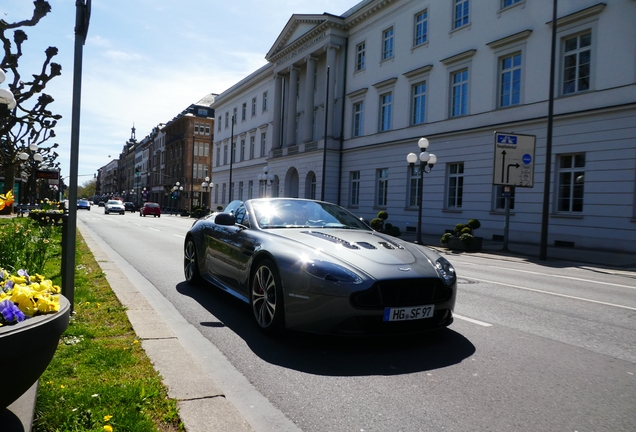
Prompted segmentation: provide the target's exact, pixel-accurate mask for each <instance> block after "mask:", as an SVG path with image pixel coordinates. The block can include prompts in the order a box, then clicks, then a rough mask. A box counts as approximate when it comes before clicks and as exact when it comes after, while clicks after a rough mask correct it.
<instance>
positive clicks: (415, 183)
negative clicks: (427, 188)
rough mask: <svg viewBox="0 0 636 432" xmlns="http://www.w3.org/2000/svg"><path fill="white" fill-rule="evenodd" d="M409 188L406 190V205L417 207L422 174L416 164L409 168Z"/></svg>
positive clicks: (420, 193) (420, 196) (420, 195)
mask: <svg viewBox="0 0 636 432" xmlns="http://www.w3.org/2000/svg"><path fill="white" fill-rule="evenodd" d="M408 181H409V190H408V194H409V196H408V206H409V207H411V208H414V207H418V206H419V204H420V199H422V176H421V175H420V172H419V167H418V166H412V167H410V168H409V180H408Z"/></svg>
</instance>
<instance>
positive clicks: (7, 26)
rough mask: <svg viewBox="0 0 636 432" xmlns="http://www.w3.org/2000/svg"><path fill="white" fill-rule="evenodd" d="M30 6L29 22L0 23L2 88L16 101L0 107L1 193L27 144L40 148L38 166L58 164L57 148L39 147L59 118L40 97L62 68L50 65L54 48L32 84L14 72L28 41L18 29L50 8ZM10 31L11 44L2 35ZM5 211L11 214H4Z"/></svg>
mask: <svg viewBox="0 0 636 432" xmlns="http://www.w3.org/2000/svg"><path fill="white" fill-rule="evenodd" d="M33 5H34V7H33V16H32V17H31V18H29V19H25V20H22V21H17V22H13V23H8V22H6V21H4V20H1V19H0V42H1V43H2V48H3V51H4V56H3V58H2V61H1V62H0V69H3V70H4V71H5V73H6V75H7V78H8V77H9V76H12V79H7V82H5V84H6V83H8V87H9V90H10V91H11V93H13V95H14V97H15V100H16V106H15V108H13V109H8V107H7V106H6V105H4V104H2V105H0V171H2V173H3V174H4V189H3V191H2V192H3V193H6V192H8V191H10V190H13V185H14V183H15V176H16V170H17V168H18V167H19V166H20V165H21V164H22V161H21V160H20V159H19V157H18V156H19V155H20V153H29V150H28V149H29V145H31V144H36V145H38V146H40V148H39V150H38V151H39V153H40V154H41V155H42V158H43V159H42V162H41V164H43V165H47V166H51V167H55V168H59V162H55V160H56V159H57V157H58V154H57V152H55V151H54V149H55V148H57V147H58V144H53V145H51V146H49V147H44V146H41V144H43V143H45V142H46V141H48V140H49V139H51V138H54V137H55V131H54V128H55V126H56V124H57V121H58V120H59V119H61V118H62V116H60V115H55V114H53V113H52V112H51V111H50V110H49V109H48V106H49V105H50V104H51V103H52V102H53V98H52V97H51V96H50V95H48V94H46V93H42V91H43V90H44V89H45V87H46V85H47V84H48V82H49V81H50V80H52V79H53V78H55V77H56V76H59V75H61V73H62V66H60V65H59V64H57V63H54V62H52V59H53V57H55V56H56V55H57V52H58V50H57V48H55V47H48V48H47V49H46V50H45V51H44V53H45V59H44V63H43V65H42V69H41V70H40V72H39V73H37V74H33V75H31V76H32V77H33V79H32V80H30V81H28V80H26V79H25V80H23V78H22V74H21V73H20V71H19V70H18V67H19V61H20V58H21V57H22V54H23V51H22V48H23V44H24V42H25V41H26V40H27V39H28V38H27V35H26V33H25V32H24V31H23V30H22V29H21V28H22V27H33V26H35V25H36V24H38V23H39V22H40V20H41V19H42V18H44V17H45V16H46V15H47V14H48V13H49V12H50V11H51V5H50V4H49V3H48V2H47V1H45V0H35V1H34V2H33ZM11 30H13V41H12V40H11V39H10V36H9V35H7V34H6V33H8V32H10V31H11ZM33 168H34V164H26V165H25V166H24V167H23V170H24V172H26V173H28V174H29V175H35V173H33V172H32V170H33ZM7 210H8V211H11V209H5V210H4V211H7Z"/></svg>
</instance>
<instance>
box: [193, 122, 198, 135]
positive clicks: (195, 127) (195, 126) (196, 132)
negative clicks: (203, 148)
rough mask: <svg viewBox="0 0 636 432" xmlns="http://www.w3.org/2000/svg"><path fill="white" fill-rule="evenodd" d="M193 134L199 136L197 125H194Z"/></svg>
mask: <svg viewBox="0 0 636 432" xmlns="http://www.w3.org/2000/svg"><path fill="white" fill-rule="evenodd" d="M194 133H195V134H197V135H199V123H195V124H194Z"/></svg>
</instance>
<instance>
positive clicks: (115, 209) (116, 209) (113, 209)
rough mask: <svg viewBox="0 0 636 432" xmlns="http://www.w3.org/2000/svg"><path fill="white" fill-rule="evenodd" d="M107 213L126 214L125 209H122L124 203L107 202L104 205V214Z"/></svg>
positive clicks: (116, 201)
mask: <svg viewBox="0 0 636 432" xmlns="http://www.w3.org/2000/svg"><path fill="white" fill-rule="evenodd" d="M109 213H119V214H122V215H123V214H124V213H126V207H124V203H123V202H121V201H119V200H108V201H106V204H105V205H104V214H109Z"/></svg>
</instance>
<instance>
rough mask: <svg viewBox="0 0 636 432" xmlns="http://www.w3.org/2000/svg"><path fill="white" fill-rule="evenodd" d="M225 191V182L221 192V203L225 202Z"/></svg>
mask: <svg viewBox="0 0 636 432" xmlns="http://www.w3.org/2000/svg"><path fill="white" fill-rule="evenodd" d="M226 192H227V184H226V183H223V193H222V194H221V204H225V193H226Z"/></svg>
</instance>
